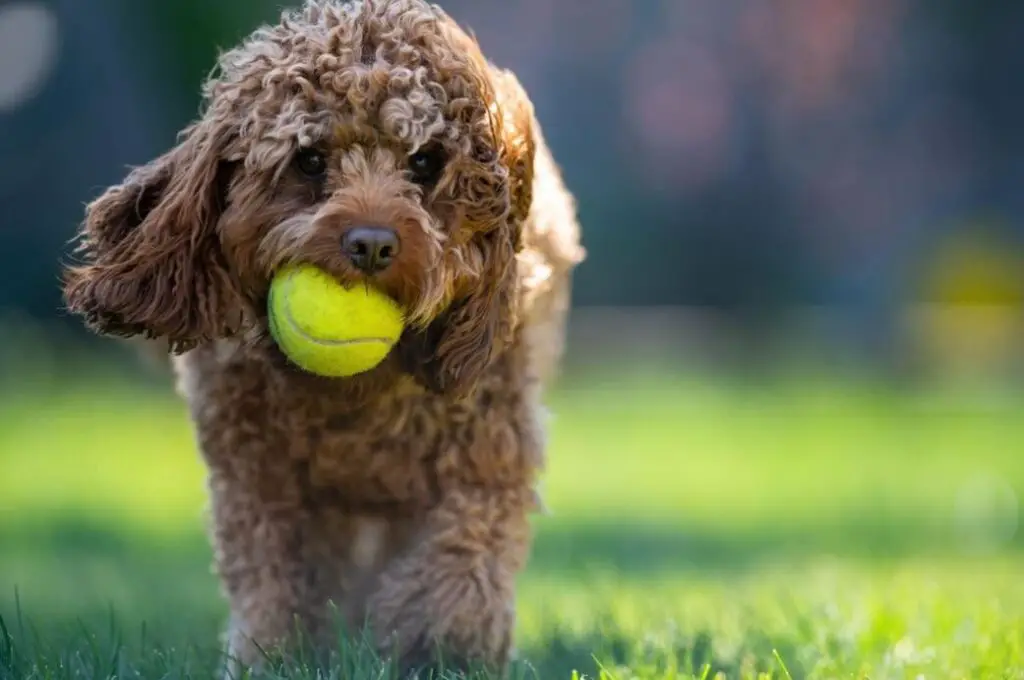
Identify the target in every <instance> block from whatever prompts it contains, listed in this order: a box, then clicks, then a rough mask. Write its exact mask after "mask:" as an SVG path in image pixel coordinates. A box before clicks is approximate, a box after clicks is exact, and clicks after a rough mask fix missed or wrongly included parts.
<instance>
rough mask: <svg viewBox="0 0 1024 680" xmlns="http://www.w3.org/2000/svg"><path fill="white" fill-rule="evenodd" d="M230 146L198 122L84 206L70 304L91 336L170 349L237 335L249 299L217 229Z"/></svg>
mask: <svg viewBox="0 0 1024 680" xmlns="http://www.w3.org/2000/svg"><path fill="white" fill-rule="evenodd" d="M230 138H231V137H230V130H229V129H228V128H227V126H225V125H218V123H217V122H215V121H211V120H203V121H200V122H198V123H196V124H194V125H192V126H191V127H189V128H187V129H186V130H185V131H184V132H183V133H182V136H181V139H180V143H179V144H178V145H177V146H176V147H175V148H173V149H172V150H170V151H169V152H167V153H165V154H164V155H163V156H161V157H159V158H157V159H156V160H154V161H152V162H150V163H149V164H147V165H145V166H143V167H140V168H137V169H135V170H133V171H132V172H131V173H130V174H129V175H128V176H127V178H125V180H124V181H123V182H122V183H121V184H120V185H118V186H114V187H111V188H110V189H108V190H107V191H106V192H105V193H104V194H103V195H102V196H100V197H99V198H98V199H96V200H95V201H93V202H92V203H91V204H89V205H88V207H87V208H86V216H85V221H84V224H83V226H82V229H81V236H82V240H81V244H80V246H79V247H78V249H77V251H76V252H77V253H78V254H79V255H80V256H82V258H83V262H81V263H80V264H77V265H75V266H71V267H68V268H67V270H66V272H65V278H64V299H65V301H66V303H67V306H68V309H69V310H70V311H72V312H74V313H76V314H80V315H82V316H83V317H85V320H86V324H87V325H88V326H89V327H90V328H92V329H93V330H95V331H97V332H99V333H102V334H109V335H118V336H124V337H128V336H134V335H140V336H144V337H147V338H162V339H166V340H167V341H168V343H169V346H170V349H171V350H173V351H184V350H186V349H189V348H191V347H194V346H195V345H197V344H200V343H202V342H205V341H208V340H211V339H214V338H217V337H224V336H227V335H231V334H232V333H235V332H237V331H238V330H239V329H240V327H241V325H242V318H243V310H244V301H243V299H242V296H241V294H240V293H239V289H238V286H237V284H236V282H235V280H234V277H233V275H232V273H231V272H230V270H229V268H228V266H227V264H226V262H225V260H224V256H223V253H222V251H221V247H220V238H219V235H218V233H217V229H216V225H217V220H218V219H219V216H220V213H221V211H222V210H223V208H224V205H223V204H224V201H225V195H226V193H227V185H228V182H229V181H230V177H231V171H232V164H230V163H229V162H227V161H225V160H223V152H224V149H225V148H226V146H227V144H228V143H229V141H230Z"/></svg>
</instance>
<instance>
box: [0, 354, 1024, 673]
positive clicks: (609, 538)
mask: <svg viewBox="0 0 1024 680" xmlns="http://www.w3.org/2000/svg"><path fill="white" fill-rule="evenodd" d="M670 376H676V377H674V378H672V377H670ZM21 384H22V385H25V386H27V387H26V388H25V389H19V390H16V391H15V390H6V391H5V395H7V396H2V397H0V617H2V620H3V622H4V627H3V629H2V630H0V679H3V678H8V677H12V678H13V677H38V678H50V677H52V678H71V677H94V678H111V677H144V678H151V677H203V678H206V677H211V675H210V674H211V673H212V672H213V670H214V668H215V664H216V642H217V640H216V636H217V634H218V631H219V628H220V626H221V625H222V623H223V617H224V606H223V602H222V601H221V599H220V598H219V596H218V593H217V586H216V582H215V580H214V578H213V577H212V575H211V573H210V568H209V564H210V556H209V552H208V548H207V545H206V542H205V539H204V535H203V521H204V520H203V509H204V499H203V493H202V492H203V489H202V469H201V467H200V465H199V463H198V459H197V457H196V455H195V452H194V444H193V440H192V435H191V432H190V430H189V425H188V422H187V419H186V417H185V412H184V409H183V407H182V406H181V404H179V403H178V402H177V401H176V400H175V398H174V397H173V396H172V395H170V394H169V390H167V389H166V388H157V389H154V388H153V387H151V386H142V385H140V384H137V383H132V382H127V381H123V382H122V381H118V380H114V379H110V380H107V381H98V380H96V379H92V380H89V381H87V380H85V379H84V378H82V379H74V378H71V379H66V380H63V381H61V382H53V381H50V382H44V381H41V380H24V381H22V383H21ZM550 404H551V406H552V410H553V412H554V414H555V418H554V420H553V421H552V439H551V449H550V463H549V469H548V471H547V474H546V476H545V485H544V488H545V497H546V499H547V501H548V503H549V505H550V506H551V510H552V514H551V515H550V516H548V517H542V518H538V519H537V521H536V531H537V540H536V545H535V550H534V554H533V559H532V561H531V563H530V565H529V568H528V570H527V572H526V574H525V575H524V576H523V578H522V581H521V593H520V604H519V611H520V619H519V629H518V640H519V648H520V655H521V658H522V659H521V661H520V662H519V663H518V665H517V667H516V668H515V669H514V672H515V674H517V675H518V676H520V677H539V678H542V679H543V680H548V679H549V678H550V679H553V680H557V679H559V678H562V679H565V680H569V678H571V677H573V673H574V672H578V673H579V674H580V675H586V676H587V677H592V678H596V677H599V676H601V675H602V674H603V677H605V678H609V679H610V678H619V679H621V680H627V679H630V678H644V679H646V678H658V679H660V678H691V677H695V678H714V677H716V674H719V673H721V674H722V677H727V678H757V677H772V678H789V677H791V678H872V679H882V678H927V679H928V680H933V679H946V678H970V679H976V678H1024V554H1022V551H1021V548H1022V547H1024V539H1022V537H1021V533H1020V532H1019V531H1018V530H1017V506H1016V499H1017V497H1018V496H1019V495H1020V493H1021V491H1022V490H1024V398H1019V397H1013V396H1010V397H1006V396H1003V397H1000V398H998V399H996V398H992V397H991V395H989V397H983V396H981V395H979V394H976V393H968V392H965V391H960V392H956V391H953V392H950V391H946V392H941V393H940V392H938V391H936V390H930V391H925V390H896V389H893V388H886V387H883V386H880V385H875V384H871V383H869V382H868V381H859V382H855V381H851V380H842V381H838V380H812V379H800V380H797V379H790V380H786V381H773V382H770V383H767V384H757V385H754V384H745V385H743V384H737V383H730V382H727V381H724V380H709V379H707V378H698V377H696V376H689V377H684V376H683V375H682V374H680V373H678V372H675V371H670V370H661V371H654V370H652V371H646V372H644V371H633V372H631V373H629V374H627V373H624V372H623V373H621V374H613V373H606V374H597V373H588V374H587V375H585V376H582V377H574V378H571V379H569V380H567V381H566V382H565V383H564V384H563V385H562V387H561V388H560V389H559V390H558V391H557V392H556V393H555V394H553V395H552V397H551V399H550ZM357 647H358V646H357V645H355V644H354V643H346V644H345V645H341V644H339V649H341V648H344V650H345V651H344V657H345V658H344V659H343V660H342V661H341V662H339V663H340V665H339V666H337V667H336V668H334V669H333V672H334V676H335V677H347V678H351V677H357V678H361V677H367V678H369V677H381V675H380V673H381V671H380V669H379V668H375V667H374V666H373V665H372V664H371V663H369V662H368V661H366V660H365V659H363V658H362V657H361V656H360V654H361V653H360V650H359V649H358V648H357ZM356 657H359V658H356ZM354 668H358V670H355V671H354V670H353V669H354ZM276 677H312V671H310V670H309V669H303V668H302V664H301V663H300V662H299V661H298V660H292V661H291V662H290V663H289V664H287V665H286V666H285V667H282V668H280V669H279V671H278V672H277V675H276Z"/></svg>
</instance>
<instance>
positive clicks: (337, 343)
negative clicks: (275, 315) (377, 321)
mask: <svg viewBox="0 0 1024 680" xmlns="http://www.w3.org/2000/svg"><path fill="white" fill-rule="evenodd" d="M284 316H285V319H286V320H287V321H288V325H289V326H291V327H292V330H294V331H295V332H296V333H297V334H298V335H300V336H302V337H303V338H304V339H306V340H309V341H310V342H313V343H316V344H317V345H327V346H329V347H344V346H346V345H362V344H365V343H368V342H379V343H381V344H382V345H389V346H390V345H393V344H394V340H392V339H390V338H380V337H369V338H349V339H347V340H332V339H330V338H317V337H314V336H312V335H310V334H309V333H307V332H306V331H304V330H302V328H301V327H300V326H299V324H297V323H295V319H294V318H293V317H292V308H291V305H288V304H285V306H284Z"/></svg>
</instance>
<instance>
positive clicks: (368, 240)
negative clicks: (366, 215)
mask: <svg viewBox="0 0 1024 680" xmlns="http://www.w3.org/2000/svg"><path fill="white" fill-rule="evenodd" d="M341 248H342V250H344V251H345V255H346V256H347V257H348V259H349V260H351V261H352V264H354V265H355V266H356V267H358V268H359V269H360V270H362V271H363V272H365V273H367V274H377V273H378V272H382V271H384V270H385V269H387V268H388V267H389V266H390V265H391V263H392V262H394V260H395V257H397V256H398V249H399V245H398V234H396V233H395V230H394V229H388V228H387V227H352V228H351V229H349V230H348V231H347V232H345V235H344V236H342V238H341Z"/></svg>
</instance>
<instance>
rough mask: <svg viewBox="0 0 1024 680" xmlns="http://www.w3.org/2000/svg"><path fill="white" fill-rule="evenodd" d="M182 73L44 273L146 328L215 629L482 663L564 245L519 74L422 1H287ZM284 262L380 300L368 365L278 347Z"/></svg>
mask: <svg viewBox="0 0 1024 680" xmlns="http://www.w3.org/2000/svg"><path fill="white" fill-rule="evenodd" d="M204 94H205V106H204V113H203V115H202V116H201V117H200V118H199V120H197V121H196V122H195V123H193V124H192V125H190V126H189V127H188V128H186V129H185V130H184V131H183V132H182V134H181V137H180V140H179V142H180V143H179V144H178V145H177V146H176V147H175V148H173V149H171V150H170V151H169V152H167V153H166V154H164V155H163V156H161V157H159V158H157V159H156V160H154V161H152V162H151V163H149V164H148V165H145V166H143V167H139V168H136V169H134V170H133V171H132V172H131V173H130V174H129V175H128V176H127V178H126V179H125V180H124V182H123V183H122V184H120V185H118V186H115V187H112V188H110V189H109V190H107V191H106V193H104V194H103V195H102V196H101V197H99V198H98V199H97V200H95V201H94V202H93V203H91V204H90V205H89V206H88V208H87V212H86V218H85V221H84V226H83V228H82V235H81V236H82V245H81V247H80V249H79V255H80V257H81V258H82V261H81V262H79V263H76V265H75V266H70V267H68V269H67V272H66V279H65V291H64V292H65V299H66V301H67V305H68V307H69V309H70V310H72V311H73V312H75V313H77V314H80V315H82V316H83V317H84V319H85V321H86V323H87V324H88V326H89V327H91V328H92V329H94V330H95V331H97V332H99V333H103V334H107V335H114V336H125V337H127V336H140V337H141V338H158V339H161V340H163V341H165V342H167V343H168V344H169V348H170V351H171V354H172V355H173V362H174V366H175V370H176V373H177V376H178V389H179V391H180V393H181V394H182V395H183V397H184V398H185V399H186V400H187V402H188V405H189V408H190V413H191V417H192V419H193V421H194V424H195V427H196V431H197V438H198V443H199V446H200V448H201V451H202V456H203V459H204V461H205V463H206V465H207V468H208V471H209V476H208V485H209V492H210V496H211V514H212V525H213V526H212V530H211V533H212V539H211V540H212V542H213V545H214V547H215V561H216V567H217V571H218V573H219V575H220V578H221V580H222V582H223V586H224V590H225V593H226V596H227V598H228V599H229V601H230V608H231V623H230V628H229V631H228V634H227V638H228V640H227V644H228V651H229V654H230V655H231V656H232V657H233V658H235V659H237V662H238V663H240V664H242V665H244V666H253V665H256V664H258V662H259V661H260V659H261V654H262V652H261V649H267V648H274V647H278V646H279V645H285V646H284V647H283V648H284V649H287V643H289V642H292V643H294V641H295V639H296V638H295V636H296V635H297V634H298V633H300V632H301V633H302V634H303V635H308V636H309V638H310V639H312V640H314V641H317V642H318V644H320V645H321V646H322V647H324V648H327V647H329V645H330V641H332V640H334V639H335V637H334V635H335V633H336V631H337V629H335V628H334V626H335V624H337V623H338V621H336V620H335V619H336V617H340V625H345V626H349V627H351V629H353V630H355V629H359V630H363V631H367V630H368V631H369V634H370V639H372V640H374V641H375V644H376V645H377V646H378V649H379V651H380V652H381V654H383V655H386V656H388V657H389V658H392V659H395V660H396V661H397V663H398V665H399V667H401V668H404V669H415V668H418V667H420V666H421V664H427V663H433V662H434V661H436V654H437V650H440V651H441V652H442V653H443V654H444V655H445V659H448V660H451V659H455V660H456V661H457V663H458V664H461V665H463V666H464V665H466V664H476V663H478V662H479V663H483V664H489V665H493V666H495V667H498V668H500V667H503V666H504V665H505V664H506V662H507V661H508V660H509V658H510V655H511V652H512V646H513V645H512V632H513V627H514V619H515V608H514V591H515V585H514V581H515V578H516V576H517V573H518V572H520V570H521V569H522V568H523V566H524V563H525V561H526V559H527V555H528V552H529V544H530V528H529V522H528V519H529V515H530V514H531V513H532V512H533V511H535V510H536V509H538V507H539V504H540V501H539V498H538V496H537V493H536V491H535V484H536V480H537V476H538V473H539V472H540V471H541V469H542V467H543V464H544V446H545V445H544V432H543V423H542V420H543V418H542V416H543V411H542V408H541V403H540V397H541V389H542V387H543V386H544V384H545V382H546V381H547V378H548V377H549V376H550V375H552V373H553V370H554V369H555V367H556V364H557V363H558V360H559V358H560V356H561V354H562V343H563V334H564V324H565V317H566V314H567V310H568V307H569V296H570V292H569V291H570V279H571V272H572V270H573V268H574V266H575V265H576V264H577V263H579V262H580V261H581V260H582V259H583V254H584V253H583V249H582V247H581V246H580V244H579V230H578V227H577V221H576V214H575V205H574V201H573V199H572V197H571V195H570V194H569V193H568V191H567V190H566V188H565V187H564V185H563V183H562V180H561V177H560V172H559V170H558V169H557V167H556V165H555V163H554V161H553V160H552V158H551V155H550V153H549V151H548V149H547V147H546V146H545V144H544V140H543V138H542V136H541V132H540V130H539V127H538V124H537V121H536V120H535V117H534V114H533V108H532V105H531V103H530V101H529V99H528V98H527V95H526V94H525V93H524V91H523V90H522V88H521V86H520V85H519V83H518V81H517V80H516V78H515V77H514V76H513V75H512V74H511V73H509V72H507V71H504V70H501V69H498V68H496V67H495V66H493V65H491V64H490V63H489V62H488V61H487V60H486V59H485V58H484V56H483V55H482V54H481V51H480V49H479V47H478V45H477V44H476V42H475V41H474V40H473V39H472V38H470V37H469V36H467V34H466V33H464V32H463V31H462V30H460V29H459V28H458V27H457V25H456V24H455V23H454V22H453V21H452V20H451V19H450V18H449V17H448V16H447V15H446V14H444V13H443V11H442V10H440V9H439V8H437V7H436V6H433V5H430V4H427V3H426V2H423V1H422V0H364V1H362V2H348V3H339V2H325V1H323V0H321V1H320V2H311V3H309V4H308V5H307V6H306V7H305V8H304V9H302V10H299V11H295V12H289V13H285V14H284V16H283V17H282V19H281V21H280V23H279V24H277V25H275V26H273V27H264V28H261V29H259V30H257V31H256V32H255V33H253V34H252V35H251V36H250V37H249V38H248V39H247V40H246V41H245V42H244V43H243V44H242V45H241V46H240V47H238V48H236V49H234V50H232V51H229V52H227V53H225V54H224V55H223V56H222V57H221V59H220V62H219V71H218V72H217V73H216V75H215V76H214V77H212V78H211V80H210V82H209V83H208V84H207V86H206V88H205V90H204ZM353 243H355V245H356V247H355V248H353V247H352V246H353ZM357 251H358V253H357ZM367 253H369V255H370V256H367ZM374 255H376V257H375V256H374ZM296 261H302V262H309V263H314V264H316V265H318V266H320V267H322V268H324V269H325V270H327V271H329V272H331V273H332V274H333V275H334V276H336V277H337V278H338V279H339V280H340V281H342V282H345V283H353V282H361V283H362V282H365V283H368V284H370V285H373V286H376V287H377V288H379V289H381V290H382V291H385V292H386V293H387V294H389V295H390V296H392V297H393V298H394V299H395V300H397V301H398V302H399V303H400V304H401V305H402V307H403V309H404V311H405V313H406V317H407V321H408V330H407V331H406V333H405V334H404V335H403V337H402V339H401V340H400V342H399V343H398V344H397V345H396V347H395V349H394V350H393V351H392V352H391V354H390V355H389V356H388V357H387V358H386V359H385V361H384V362H383V363H382V364H381V365H380V366H378V367H377V368H375V369H373V370H371V371H369V372H367V373H364V374H360V375H357V376H354V377H351V378H346V379H327V378H320V377H316V376H313V375H309V374H306V373H303V372H301V371H300V370H298V369H297V368H294V367H293V366H291V365H290V364H289V363H288V362H287V360H286V359H285V358H284V357H283V355H281V354H280V352H279V351H278V349H277V348H276V347H275V345H274V343H273V341H272V340H271V339H270V337H269V334H268V332H267V318H266V297H267V291H268V286H269V282H270V280H271V277H272V274H273V272H274V271H275V270H276V269H277V268H278V267H280V266H282V265H284V264H286V263H290V262H296ZM364 625H366V626H367V627H368V628H363V626H364Z"/></svg>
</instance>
